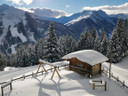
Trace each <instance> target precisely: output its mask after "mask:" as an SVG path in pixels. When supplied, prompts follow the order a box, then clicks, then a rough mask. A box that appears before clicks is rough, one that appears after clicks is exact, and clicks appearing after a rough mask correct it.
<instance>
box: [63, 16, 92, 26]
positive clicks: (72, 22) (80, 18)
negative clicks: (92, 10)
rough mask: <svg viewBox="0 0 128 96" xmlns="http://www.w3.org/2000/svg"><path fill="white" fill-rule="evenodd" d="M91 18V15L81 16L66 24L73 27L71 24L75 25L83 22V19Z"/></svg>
mask: <svg viewBox="0 0 128 96" xmlns="http://www.w3.org/2000/svg"><path fill="white" fill-rule="evenodd" d="M89 16H90V15H85V16H80V17H78V18H76V19H74V20H72V21H69V22H68V23H66V24H65V25H67V26H69V25H71V24H74V23H76V22H78V21H80V20H82V19H86V18H88V17H89Z"/></svg>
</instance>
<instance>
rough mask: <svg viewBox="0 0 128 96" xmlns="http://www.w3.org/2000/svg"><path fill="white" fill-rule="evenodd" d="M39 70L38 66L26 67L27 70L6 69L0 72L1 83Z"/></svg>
mask: <svg viewBox="0 0 128 96" xmlns="http://www.w3.org/2000/svg"><path fill="white" fill-rule="evenodd" d="M37 68H38V65H36V66H31V67H25V68H11V67H7V68H5V71H2V72H0V83H1V82H5V81H8V80H10V79H13V78H16V77H18V76H22V75H24V74H27V73H29V72H31V73H32V71H35V70H36V69H37Z"/></svg>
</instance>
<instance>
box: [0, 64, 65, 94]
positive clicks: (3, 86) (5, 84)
mask: <svg viewBox="0 0 128 96" xmlns="http://www.w3.org/2000/svg"><path fill="white" fill-rule="evenodd" d="M60 67H66V66H65V65H64V66H60ZM52 69H54V68H49V69H47V71H49V70H52ZM58 69H59V67H58ZM43 72H44V71H39V72H38V73H33V72H32V73H31V74H28V75H22V76H21V77H18V78H15V79H11V81H7V82H1V83H0V85H1V94H2V96H4V91H3V89H4V88H5V87H7V86H9V85H10V91H11V90H12V83H13V81H16V80H19V79H25V78H26V77H30V76H32V77H33V76H34V75H37V74H39V73H43Z"/></svg>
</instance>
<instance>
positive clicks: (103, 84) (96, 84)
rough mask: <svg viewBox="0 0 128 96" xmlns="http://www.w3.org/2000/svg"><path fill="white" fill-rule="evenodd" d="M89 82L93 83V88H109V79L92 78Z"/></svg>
mask: <svg viewBox="0 0 128 96" xmlns="http://www.w3.org/2000/svg"><path fill="white" fill-rule="evenodd" d="M89 83H90V84H91V85H92V87H93V90H94V89H95V87H104V90H105V91H106V90H107V81H103V80H92V79H90V81H89Z"/></svg>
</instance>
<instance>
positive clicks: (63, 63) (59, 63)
mask: <svg viewBox="0 0 128 96" xmlns="http://www.w3.org/2000/svg"><path fill="white" fill-rule="evenodd" d="M39 62H42V63H44V64H48V65H51V66H58V67H59V66H65V65H69V61H59V62H54V63H50V62H47V61H45V60H42V59H40V60H39Z"/></svg>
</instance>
